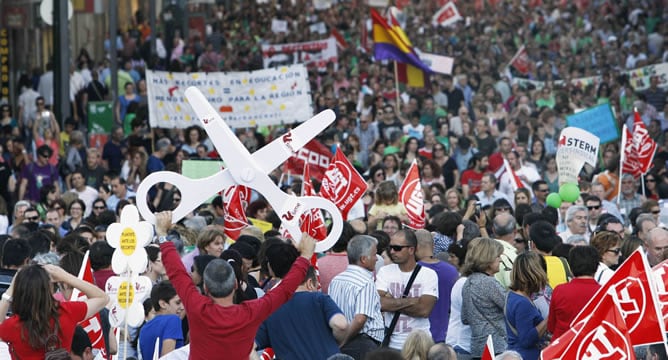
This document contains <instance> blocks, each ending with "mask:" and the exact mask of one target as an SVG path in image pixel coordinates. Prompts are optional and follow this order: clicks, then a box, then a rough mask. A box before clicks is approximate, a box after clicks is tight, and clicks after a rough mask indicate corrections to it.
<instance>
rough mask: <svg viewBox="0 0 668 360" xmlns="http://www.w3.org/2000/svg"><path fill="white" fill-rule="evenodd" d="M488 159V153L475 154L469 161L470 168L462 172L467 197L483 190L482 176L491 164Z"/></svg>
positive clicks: (463, 190)
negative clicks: (481, 186)
mask: <svg viewBox="0 0 668 360" xmlns="http://www.w3.org/2000/svg"><path fill="white" fill-rule="evenodd" d="M488 160H489V157H488V156H487V155H484V154H480V153H478V154H475V155H473V157H472V158H471V160H470V161H469V168H468V169H466V170H464V171H463V172H462V178H461V184H462V193H463V194H464V198H465V199H468V197H469V195H473V194H475V193H477V192H478V191H480V190H481V188H480V185H481V184H482V176H483V175H484V171H485V169H487V165H488V164H489V162H488Z"/></svg>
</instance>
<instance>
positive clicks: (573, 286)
mask: <svg viewBox="0 0 668 360" xmlns="http://www.w3.org/2000/svg"><path fill="white" fill-rule="evenodd" d="M598 259H599V256H598V251H596V249H595V248H594V247H592V246H576V247H574V248H572V249H571V251H570V253H569V254H568V264H569V265H570V267H571V271H572V272H573V276H575V277H574V278H573V280H571V281H570V282H567V283H565V284H561V285H559V286H557V287H556V288H554V292H552V300H551V301H550V312H549V315H548V317H547V330H548V331H549V332H551V333H552V339H558V338H559V336H561V335H563V334H564V333H565V332H567V331H568V330H569V329H570V328H571V321H573V319H575V317H576V316H577V315H578V314H579V313H580V310H582V309H583V308H584V307H585V305H587V303H588V302H589V300H591V298H592V297H594V294H596V291H598V289H599V288H600V287H601V286H600V285H599V284H598V283H597V282H596V280H595V279H594V274H595V273H596V269H597V268H598Z"/></svg>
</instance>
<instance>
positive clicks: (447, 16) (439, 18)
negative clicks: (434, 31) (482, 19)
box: [431, 2, 462, 27]
mask: <svg viewBox="0 0 668 360" xmlns="http://www.w3.org/2000/svg"><path fill="white" fill-rule="evenodd" d="M461 19H462V16H461V15H460V14H459V11H458V10H457V6H456V5H455V4H454V3H453V2H449V3H447V4H445V6H443V7H442V8H441V9H440V10H438V11H437V12H436V13H435V14H434V16H433V17H432V19H431V22H432V23H434V24H437V25H441V26H444V27H445V26H448V25H452V24H454V23H456V22H457V21H459V20H461Z"/></svg>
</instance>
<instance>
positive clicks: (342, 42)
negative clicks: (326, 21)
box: [330, 27, 348, 50]
mask: <svg viewBox="0 0 668 360" xmlns="http://www.w3.org/2000/svg"><path fill="white" fill-rule="evenodd" d="M330 33H331V34H332V36H334V38H335V39H336V46H337V47H338V48H339V49H341V50H345V49H347V48H348V42H347V41H346V38H344V37H343V35H342V34H341V33H340V32H339V30H337V29H336V28H334V27H333V28H332V31H330Z"/></svg>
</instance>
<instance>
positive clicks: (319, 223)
mask: <svg viewBox="0 0 668 360" xmlns="http://www.w3.org/2000/svg"><path fill="white" fill-rule="evenodd" d="M302 178H303V181H302V196H313V195H315V191H314V190H313V184H311V175H310V172H309V167H308V166H307V165H306V164H304V174H303V176H302ZM301 230H302V232H305V233H308V234H309V235H311V236H312V237H313V238H314V239H316V240H325V238H326V237H327V227H326V226H325V220H324V219H323V218H322V212H321V211H320V209H311V211H309V212H307V213H304V214H302V217H301Z"/></svg>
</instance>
